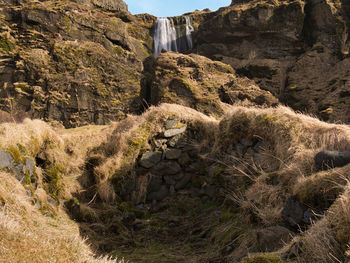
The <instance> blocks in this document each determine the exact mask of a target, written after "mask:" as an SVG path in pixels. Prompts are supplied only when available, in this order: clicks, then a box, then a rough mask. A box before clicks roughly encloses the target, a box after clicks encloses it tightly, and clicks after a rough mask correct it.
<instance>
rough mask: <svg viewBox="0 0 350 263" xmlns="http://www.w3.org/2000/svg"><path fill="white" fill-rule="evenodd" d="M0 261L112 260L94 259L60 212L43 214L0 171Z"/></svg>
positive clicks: (19, 186)
mask: <svg viewBox="0 0 350 263" xmlns="http://www.w3.org/2000/svg"><path fill="white" fill-rule="evenodd" d="M0 200H1V205H0V255H1V256H0V262H11V263H12V262H13V263H15V262H18V263H19V262H21V263H24V262H25V263H32V262H33V263H34V262H38V263H39V262H50V263H51V262H62V263H63V262H65V263H66V262H81V263H82V262H96V263H103V262H106V263H107V262H111V263H112V262H116V261H112V260H108V259H107V258H95V257H94V255H93V253H92V252H91V250H90V248H89V247H88V246H87V245H86V244H85V241H84V240H83V239H82V238H81V237H80V236H79V228H78V225H77V224H76V223H74V222H73V221H72V220H70V219H69V218H68V217H67V215H65V213H63V211H58V214H57V215H56V216H54V217H53V216H48V215H44V214H43V213H42V211H40V210H39V209H38V208H36V207H35V206H33V205H32V203H31V200H30V198H29V197H27V194H26V191H25V190H24V188H23V186H22V185H21V184H20V183H19V182H18V181H17V180H16V179H15V178H14V177H13V176H12V175H11V174H8V173H4V172H0Z"/></svg>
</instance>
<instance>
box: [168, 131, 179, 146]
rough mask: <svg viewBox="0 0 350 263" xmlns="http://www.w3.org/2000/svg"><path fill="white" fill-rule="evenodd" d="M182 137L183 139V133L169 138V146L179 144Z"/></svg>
mask: <svg viewBox="0 0 350 263" xmlns="http://www.w3.org/2000/svg"><path fill="white" fill-rule="evenodd" d="M180 139H181V135H180V134H179V135H176V136H174V137H172V138H171V139H170V140H168V142H167V144H168V146H169V147H175V146H176V145H177V144H178V142H179V141H180Z"/></svg>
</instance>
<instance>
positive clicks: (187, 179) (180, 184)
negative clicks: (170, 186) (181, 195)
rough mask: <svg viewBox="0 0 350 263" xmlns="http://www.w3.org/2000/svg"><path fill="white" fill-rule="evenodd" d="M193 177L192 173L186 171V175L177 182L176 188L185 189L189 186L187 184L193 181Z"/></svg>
mask: <svg viewBox="0 0 350 263" xmlns="http://www.w3.org/2000/svg"><path fill="white" fill-rule="evenodd" d="M191 179H192V174H190V173H186V174H185V176H184V177H183V178H182V179H181V180H180V181H178V182H177V183H176V184H175V189H176V190H181V189H184V188H185V187H186V186H187V184H188V183H189V182H190V181H191Z"/></svg>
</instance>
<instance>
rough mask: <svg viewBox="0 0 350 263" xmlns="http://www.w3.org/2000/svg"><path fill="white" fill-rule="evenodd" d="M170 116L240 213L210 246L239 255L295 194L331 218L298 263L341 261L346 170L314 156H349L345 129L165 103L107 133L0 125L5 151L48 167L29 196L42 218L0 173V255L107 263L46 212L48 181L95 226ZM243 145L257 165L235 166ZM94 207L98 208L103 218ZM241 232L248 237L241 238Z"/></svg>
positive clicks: (36, 124)
mask: <svg viewBox="0 0 350 263" xmlns="http://www.w3.org/2000/svg"><path fill="white" fill-rule="evenodd" d="M173 115H176V116H177V117H178V119H179V120H180V121H181V122H183V123H186V124H187V126H188V127H189V129H190V130H191V132H194V133H195V134H196V135H195V137H196V140H195V142H193V143H194V146H196V147H197V149H198V152H199V153H200V156H201V158H208V159H210V160H217V165H218V167H219V166H223V167H224V168H223V169H222V173H223V174H224V176H225V180H227V182H228V184H227V185H226V189H225V190H226V192H227V194H228V196H229V197H230V198H231V199H232V200H233V201H234V202H235V203H236V206H237V207H239V211H240V212H241V213H242V215H243V216H242V215H241V216H240V217H238V218H233V217H235V216H237V214H235V213H236V212H235V213H232V214H228V215H227V217H228V219H227V220H226V219H225V221H223V222H224V223H223V224H222V225H220V226H217V228H216V230H217V233H216V234H217V235H213V239H214V240H219V241H218V242H222V244H225V245H226V244H230V242H231V243H232V242H234V244H235V246H236V245H237V247H238V248H240V249H241V250H235V251H233V252H232V253H233V254H235V253H236V255H239V256H237V257H242V255H243V254H244V253H246V252H247V251H249V249H250V248H253V247H254V246H256V242H255V241H254V231H255V230H256V229H259V228H265V227H268V226H274V225H276V224H279V223H281V222H282V217H281V211H282V209H283V207H284V204H285V201H286V200H287V198H288V197H290V196H291V195H297V196H298V197H299V199H300V201H302V202H303V203H304V204H306V205H309V206H310V207H311V208H316V209H321V210H322V211H321V212H326V211H328V213H327V215H325V216H324V218H323V219H322V220H320V221H319V222H316V223H315V224H314V225H313V226H312V227H310V229H309V230H307V231H306V232H305V233H303V234H302V236H301V237H300V238H299V240H300V243H298V244H299V245H298V246H299V250H298V251H299V252H298V253H299V254H298V255H297V261H298V262H338V260H342V259H343V258H344V255H345V254H346V253H347V250H348V246H349V245H350V239H349V238H348V237H349V236H350V210H349V202H350V201H349V200H350V194H349V193H350V191H349V189H350V188H349V186H348V182H349V179H350V178H349V173H350V171H349V165H348V166H345V167H342V168H337V169H331V170H328V171H322V172H318V171H316V168H315V167H314V160H313V157H314V155H315V154H316V153H317V152H318V151H320V150H323V149H329V150H345V149H349V148H350V127H348V126H346V125H336V124H328V123H324V122H321V121H319V120H317V119H315V118H313V117H310V116H306V115H302V114H298V113H295V112H293V111H292V110H290V109H288V108H286V107H277V108H269V109H257V108H245V107H235V106H232V107H231V108H230V111H229V112H228V113H227V114H226V115H225V117H224V118H223V119H222V120H221V121H218V120H216V119H213V118H210V117H207V116H205V115H203V114H201V113H198V112H197V111H195V110H193V109H189V108H186V107H182V106H179V105H171V104H162V105H160V106H159V107H151V108H150V109H149V110H148V111H147V112H146V113H144V114H143V115H141V116H129V117H128V118H127V119H126V120H124V121H121V122H119V123H112V124H111V125H109V126H87V127H81V128H76V129H70V130H63V129H61V130H60V129H54V128H52V127H50V126H49V125H47V124H45V123H44V122H41V121H37V120H35V121H31V120H25V121H24V122H23V123H21V124H13V123H3V124H0V134H1V135H2V136H1V137H0V147H1V148H2V149H8V150H11V151H14V152H15V153H17V154H18V152H19V154H20V156H19V157H20V158H22V157H23V156H24V157H31V158H34V157H40V158H43V159H45V161H46V165H44V166H42V167H41V168H37V170H36V172H37V174H38V176H39V186H38V189H37V190H36V191H35V193H34V197H35V198H36V200H39V201H40V202H41V207H40V210H39V209H38V208H36V207H35V206H33V205H32V201H31V200H32V199H30V198H28V197H27V196H26V193H25V190H24V188H23V186H22V185H21V184H19V183H18V182H17V181H16V180H15V179H14V178H13V177H12V176H10V175H9V174H5V173H1V174H0V209H1V212H0V231H1V232H2V233H0V234H1V235H0V255H5V256H4V258H6V260H9V262H23V261H20V259H21V258H22V259H23V258H28V261H27V262H109V261H108V259H94V257H93V255H92V253H91V251H90V249H89V248H88V246H86V245H85V244H84V242H83V240H82V239H81V237H79V231H78V227H77V225H76V224H75V223H74V222H73V221H71V220H70V219H69V218H68V217H67V215H65V213H64V212H63V211H62V209H60V208H59V207H54V206H52V205H50V204H49V202H48V201H47V199H48V195H49V194H52V193H50V191H49V190H50V188H48V186H47V184H50V183H47V182H46V181H45V178H46V177H47V176H48V175H49V174H50V171H51V173H53V171H54V172H55V173H54V174H55V175H56V176H57V178H59V179H60V183H59V184H54V185H51V187H54V188H55V187H56V188H58V187H59V188H60V189H59V191H58V192H57V193H56V194H57V195H56V196H55V197H56V198H57V199H58V200H59V201H60V202H61V203H62V202H63V201H65V200H67V199H69V198H71V196H72V193H75V194H80V193H82V195H83V194H86V195H85V196H86V200H85V199H84V200H79V201H81V203H80V212H81V213H82V216H83V217H85V218H90V219H91V220H92V221H96V222H97V221H99V216H100V214H99V213H100V210H101V209H103V208H106V209H109V208H111V207H112V206H113V205H115V201H116V200H119V197H118V195H120V194H121V193H122V191H123V186H124V183H125V180H128V179H131V178H133V177H134V176H135V172H134V169H133V168H134V167H135V162H136V160H137V158H138V156H139V155H140V154H142V152H143V151H146V150H149V149H151V143H152V140H151V139H152V138H153V137H154V136H155V135H156V134H159V133H161V132H163V131H164V122H165V121H166V120H167V119H168V117H170V116H173ZM242 138H245V139H250V140H255V141H257V140H259V141H262V142H264V143H265V146H266V147H265V148H264V149H263V150H261V151H260V152H259V155H260V157H261V160H260V164H259V165H256V164H255V163H254V162H253V160H252V159H251V158H238V159H239V162H237V157H236V159H235V158H232V156H230V155H229V153H228V152H227V151H228V148H230V146H232V145H235V144H236V143H237V142H238V141H239V140H240V139H242ZM18 145H20V147H19V146H18ZM16 147H17V148H18V149H17V148H16ZM231 148H232V147H231ZM14 149H17V150H14ZM21 149H24V151H25V153H23V152H22V153H21ZM21 155H23V156H22V157H21ZM219 168H220V167H219ZM220 169H221V168H220ZM51 175H52V174H51ZM91 176H93V179H91ZM139 183H140V187H139V189H143V190H142V191H145V187H146V186H144V185H143V187H141V186H142V184H143V183H142V182H139ZM9 189H11V190H13V192H11V191H9ZM140 191H141V190H140ZM230 191H231V192H230ZM87 193H88V194H87ZM135 196H137V193H136V194H135ZM96 200H98V201H96ZM95 202H100V203H101V204H99V205H101V206H100V207H99V209H100V210H98V209H97V208H96V207H95V206H94V205H95ZM44 214H46V215H47V216H44ZM230 216H231V217H232V218H231V217H230ZM90 219H89V220H90ZM237 219H239V220H238V221H237ZM244 227H252V231H249V233H248V232H247V233H246V234H244V231H243V232H242V230H243V229H244ZM254 229H255V230H254ZM231 237H232V238H233V239H234V240H230V238H231ZM232 244H233V243H232ZM300 244H301V245H300ZM243 248H244V249H243ZM315 251H318V252H317V253H315ZM1 253H2V254H1ZM0 258H1V257H0ZM45 260H46V261H45ZM99 260H100V261H99ZM0 262H1V261H0Z"/></svg>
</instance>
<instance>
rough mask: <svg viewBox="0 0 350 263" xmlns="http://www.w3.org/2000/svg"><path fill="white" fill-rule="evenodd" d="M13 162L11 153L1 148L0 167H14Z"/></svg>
mask: <svg viewBox="0 0 350 263" xmlns="http://www.w3.org/2000/svg"><path fill="white" fill-rule="evenodd" d="M13 162H14V160H13V158H12V156H11V154H10V153H8V152H5V151H3V150H2V149H0V169H4V168H10V167H12V166H13Z"/></svg>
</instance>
